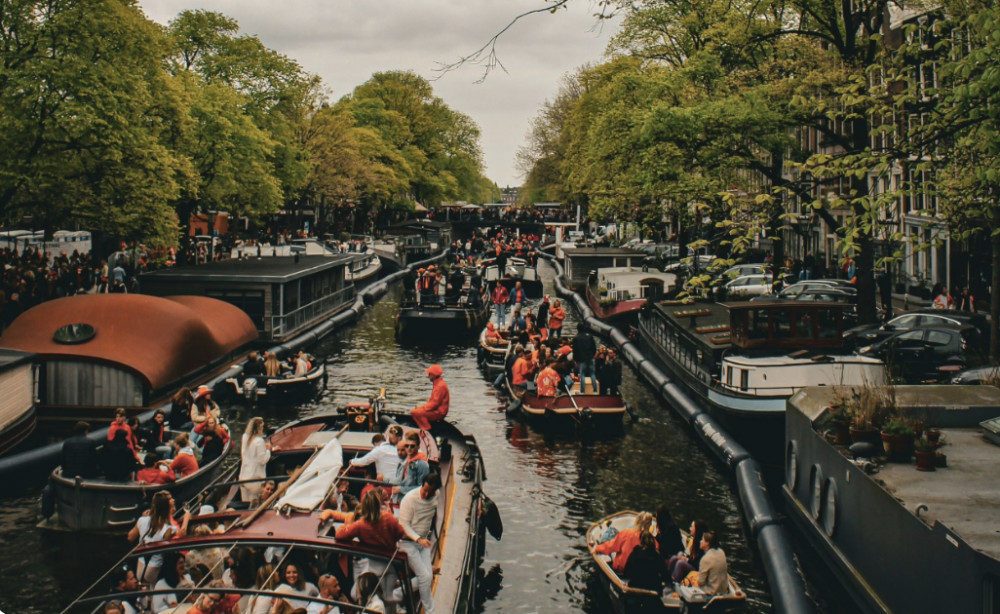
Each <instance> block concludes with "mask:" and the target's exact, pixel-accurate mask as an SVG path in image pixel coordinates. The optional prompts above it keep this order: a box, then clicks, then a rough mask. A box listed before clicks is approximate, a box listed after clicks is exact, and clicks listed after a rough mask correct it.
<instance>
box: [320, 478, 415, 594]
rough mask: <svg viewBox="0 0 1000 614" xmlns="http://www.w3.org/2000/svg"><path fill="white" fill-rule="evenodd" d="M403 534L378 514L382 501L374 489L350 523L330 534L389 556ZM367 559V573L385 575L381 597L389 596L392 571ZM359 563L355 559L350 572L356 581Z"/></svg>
mask: <svg viewBox="0 0 1000 614" xmlns="http://www.w3.org/2000/svg"><path fill="white" fill-rule="evenodd" d="M404 535H405V533H404V532H403V527H402V526H401V525H400V524H399V521H398V520H396V517H395V516H393V515H392V514H390V513H388V512H383V511H382V501H381V500H380V499H379V496H378V494H377V491H375V490H373V491H370V492H369V493H368V494H367V495H365V498H364V499H362V500H361V509H360V510H359V514H358V516H357V518H356V519H355V520H354V522H352V523H350V524H345V525H343V526H340V527H338V528H337V531H336V533H335V534H334V536H335V537H336V539H337V540H339V541H351V540H353V539H357V540H358V541H359V542H360V543H361V544H362V545H365V546H368V547H371V548H377V549H379V550H383V551H386V552H390V553H391V552H394V551H395V549H396V544H397V543H398V542H399V540H400V539H402V538H403V537H404ZM367 560H368V570H369V571H372V572H375V573H376V575H380V574H382V573H383V572H385V578H384V580H383V587H384V588H383V595H386V596H389V595H391V594H392V590H393V587H394V586H395V584H396V573H395V571H394V570H393V568H392V567H389V568H388V569H387V568H386V565H385V563H383V562H381V561H377V560H375V559H367ZM359 562H360V561H359V560H358V559H355V569H354V572H355V576H356V577H358V578H359V581H360V575H359V574H360V569H361V568H359V567H358V566H357V565H358V563H359ZM376 584H377V583H376ZM359 590H360V589H359Z"/></svg>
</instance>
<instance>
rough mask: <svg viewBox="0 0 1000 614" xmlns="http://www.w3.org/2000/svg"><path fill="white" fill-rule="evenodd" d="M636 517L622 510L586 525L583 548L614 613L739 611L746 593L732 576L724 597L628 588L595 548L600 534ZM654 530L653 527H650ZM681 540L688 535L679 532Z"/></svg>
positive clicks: (683, 590)
mask: <svg viewBox="0 0 1000 614" xmlns="http://www.w3.org/2000/svg"><path fill="white" fill-rule="evenodd" d="M637 515H638V514H637V513H636V512H633V511H624V512H617V513H615V514H611V515H610V516H607V517H606V518H602V519H601V520H599V521H597V522H595V523H594V524H592V525H590V528H589V529H588V530H587V549H588V550H589V552H590V556H591V558H592V559H593V561H594V564H595V565H597V569H598V570H599V572H600V573H599V577H600V580H601V585H602V586H603V587H604V588H605V590H606V591H607V593H608V596H609V597H610V599H611V603H612V606H613V607H614V611H615V613H616V614H629V613H631V612H657V611H659V612H682V611H683V612H687V611H694V612H705V613H709V614H711V613H723V612H737V611H739V610H742V609H743V606H744V605H745V604H746V599H747V596H746V593H744V592H743V591H742V590H741V589H740V587H739V585H737V584H736V581H735V580H733V578H732V576H730V577H729V590H727V591H726V592H725V593H724V594H720V595H713V596H708V595H705V594H704V593H702V592H700V591H698V589H690V588H688V587H675V586H671V585H665V586H664V587H663V588H662V589H661V590H660V591H652V590H646V589H641V588H634V587H630V586H629V585H628V578H625V577H622V576H621V575H619V574H618V572H616V571H615V570H614V569H612V567H611V560H612V559H611V557H609V556H608V555H606V554H598V553H597V552H596V551H595V548H596V547H597V545H598V544H599V543H601V535H602V534H604V533H605V531H607V530H608V528H609V527H612V528H614V529H615V530H616V532H621V531H624V530H625V529H630V528H632V524H633V523H634V522H635V517H636V516H637ZM654 527H655V524H654ZM681 534H682V535H683V536H684V539H689V538H690V536H689V535H688V534H686V533H684V532H683V531H681Z"/></svg>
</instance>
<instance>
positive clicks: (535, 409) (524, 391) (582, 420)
mask: <svg viewBox="0 0 1000 614" xmlns="http://www.w3.org/2000/svg"><path fill="white" fill-rule="evenodd" d="M504 381H505V382H506V383H507V391H508V393H510V396H511V398H513V399H515V400H516V401H517V402H516V403H514V406H513V409H514V411H516V412H519V413H520V414H521V415H522V416H523V417H525V418H526V419H528V420H531V421H533V422H535V423H536V424H542V425H545V426H548V427H550V428H568V427H572V428H575V427H584V428H594V429H601V428H621V426H622V419H623V416H624V415H625V413H626V412H628V411H629V408H628V404H627V403H626V402H625V400H624V399H622V397H621V395H617V394H612V395H605V394H599V391H596V390H594V388H593V385H592V384H591V383H589V382H588V383H587V384H584V383H583V382H579V383H577V382H574V383H573V386H572V387H571V388H570V389H568V390H566V392H564V393H563V392H560V394H558V395H556V396H554V397H549V396H538V395H537V394H535V384H534V382H530V383H529V385H528V386H527V387H525V388H521V387H518V386H514V385H513V384H512V383H511V382H510V378H504ZM573 389H576V390H575V391H574V390H573Z"/></svg>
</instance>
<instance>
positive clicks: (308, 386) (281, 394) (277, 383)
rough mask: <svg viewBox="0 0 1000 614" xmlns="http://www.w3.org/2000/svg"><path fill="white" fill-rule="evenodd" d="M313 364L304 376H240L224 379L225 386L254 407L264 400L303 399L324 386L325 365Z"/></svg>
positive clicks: (318, 361)
mask: <svg viewBox="0 0 1000 614" xmlns="http://www.w3.org/2000/svg"><path fill="white" fill-rule="evenodd" d="M315 362H316V364H314V365H313V366H312V368H311V369H309V371H307V372H306V373H305V374H304V375H293V374H292V373H287V374H284V375H283V376H281V377H267V376H266V375H260V376H246V377H244V376H242V375H240V376H237V377H228V378H226V384H228V385H229V386H230V387H232V390H233V392H234V393H235V394H236V396H238V397H242V398H243V400H244V401H245V402H246V403H247V404H248V405H254V404H255V403H257V402H258V401H262V400H265V399H266V400H270V401H279V400H288V399H289V398H291V397H305V396H308V395H310V394H312V393H314V392H316V389H317V388H318V387H320V386H321V385H322V386H325V385H326V363H325V362H324V361H322V360H317V361H315Z"/></svg>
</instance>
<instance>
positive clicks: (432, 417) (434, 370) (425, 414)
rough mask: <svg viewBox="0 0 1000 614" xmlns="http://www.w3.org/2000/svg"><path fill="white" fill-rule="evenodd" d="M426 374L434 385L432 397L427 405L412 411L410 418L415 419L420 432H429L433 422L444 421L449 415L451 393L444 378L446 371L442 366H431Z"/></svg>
mask: <svg viewBox="0 0 1000 614" xmlns="http://www.w3.org/2000/svg"><path fill="white" fill-rule="evenodd" d="M425 373H426V374H427V377H428V379H430V381H431V384H432V388H431V396H430V398H429V399H428V400H427V402H426V403H424V404H423V405H419V406H417V407H414V408H413V409H412V410H410V416H411V417H413V421H414V422H416V423H417V426H418V427H420V430H422V431H429V430H431V423H432V422H437V421H439V420H444V419H445V417H446V416H447V415H448V407H449V406H450V404H451V393H450V392H449V391H448V384H446V383H445V381H444V378H443V377H442V375H443V374H444V370H443V369H442V368H441V365H431V366H429V367H427V370H426V371H425Z"/></svg>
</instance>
